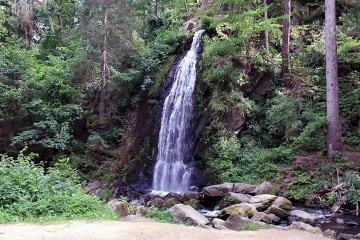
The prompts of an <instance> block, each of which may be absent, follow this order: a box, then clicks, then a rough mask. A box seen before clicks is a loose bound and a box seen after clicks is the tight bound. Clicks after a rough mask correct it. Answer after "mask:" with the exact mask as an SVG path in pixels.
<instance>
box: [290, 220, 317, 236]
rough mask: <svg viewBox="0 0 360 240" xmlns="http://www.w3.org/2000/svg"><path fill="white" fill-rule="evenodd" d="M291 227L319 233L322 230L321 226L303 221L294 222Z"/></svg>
mask: <svg viewBox="0 0 360 240" xmlns="http://www.w3.org/2000/svg"><path fill="white" fill-rule="evenodd" d="M289 228H290V229H299V230H303V231H306V232H310V233H317V234H321V233H322V231H321V229H320V228H319V227H313V226H311V225H310V224H307V223H303V222H293V223H292V224H291V225H290V226H289Z"/></svg>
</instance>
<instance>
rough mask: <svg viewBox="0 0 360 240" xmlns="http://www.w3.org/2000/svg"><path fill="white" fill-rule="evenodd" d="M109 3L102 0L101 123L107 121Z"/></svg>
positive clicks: (106, 0)
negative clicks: (107, 30)
mask: <svg viewBox="0 0 360 240" xmlns="http://www.w3.org/2000/svg"><path fill="white" fill-rule="evenodd" d="M107 4H108V0H103V1H102V24H101V30H102V36H101V44H102V45H101V59H100V98H99V117H100V121H101V123H105V96H106V57H107V56H106V55H107V53H106V48H107V39H106V37H107V32H106V28H107V11H108V9H107Z"/></svg>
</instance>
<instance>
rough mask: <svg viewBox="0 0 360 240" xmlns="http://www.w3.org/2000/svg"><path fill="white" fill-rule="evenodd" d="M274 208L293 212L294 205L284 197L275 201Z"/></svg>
mask: <svg viewBox="0 0 360 240" xmlns="http://www.w3.org/2000/svg"><path fill="white" fill-rule="evenodd" d="M272 206H274V207H278V208H281V209H284V210H287V211H289V210H291V209H292V203H291V201H290V200H289V199H287V198H284V197H277V198H276V199H275V201H274V202H273V204H272Z"/></svg>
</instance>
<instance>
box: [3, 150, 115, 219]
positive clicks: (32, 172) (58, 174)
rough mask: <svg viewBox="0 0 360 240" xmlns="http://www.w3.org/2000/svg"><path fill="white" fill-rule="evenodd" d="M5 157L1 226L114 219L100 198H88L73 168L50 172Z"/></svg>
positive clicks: (26, 160) (21, 158)
mask: <svg viewBox="0 0 360 240" xmlns="http://www.w3.org/2000/svg"><path fill="white" fill-rule="evenodd" d="M34 156H35V154H30V155H28V156H25V155H24V154H23V152H20V154H19V156H18V157H17V159H13V158H11V157H8V156H6V155H1V162H0V210H1V211H0V212H1V214H0V222H13V221H24V220H48V219H74V218H112V219H115V218H116V216H115V214H113V213H111V212H110V210H108V209H107V207H106V205H103V204H101V202H100V201H99V200H98V199H97V197H96V196H92V195H87V194H85V193H84V191H83V188H82V187H81V185H80V184H79V181H78V177H77V174H76V172H75V171H74V170H72V169H71V168H64V167H62V168H61V169H59V168H49V169H47V172H46V173H45V170H44V168H43V167H42V166H41V165H36V164H34V163H33V162H31V160H32V158H33V157H34Z"/></svg>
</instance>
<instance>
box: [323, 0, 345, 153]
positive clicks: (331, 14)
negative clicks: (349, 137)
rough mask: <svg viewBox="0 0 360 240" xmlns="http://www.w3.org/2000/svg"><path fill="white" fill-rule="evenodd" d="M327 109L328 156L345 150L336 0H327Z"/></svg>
mask: <svg viewBox="0 0 360 240" xmlns="http://www.w3.org/2000/svg"><path fill="white" fill-rule="evenodd" d="M325 52H326V110H327V135H326V148H327V151H328V157H332V156H333V155H334V153H335V152H339V151H340V152H341V151H342V150H343V144H342V140H341V122H340V110H339V86H338V65H337V48H336V11H335V0H325Z"/></svg>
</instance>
